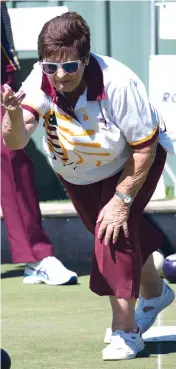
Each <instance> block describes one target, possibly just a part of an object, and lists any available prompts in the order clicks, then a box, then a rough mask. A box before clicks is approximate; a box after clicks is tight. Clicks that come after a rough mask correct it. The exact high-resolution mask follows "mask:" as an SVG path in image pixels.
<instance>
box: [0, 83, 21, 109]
mask: <svg viewBox="0 0 176 369" xmlns="http://www.w3.org/2000/svg"><path fill="white" fill-rule="evenodd" d="M24 97H25V93H24V91H22V90H20V91H18V92H17V93H15V92H14V91H13V90H12V89H11V87H10V86H8V85H6V84H5V85H4V93H1V105H3V106H4V107H5V108H6V109H7V110H15V109H16V107H18V106H19V105H20V104H21V102H22V100H23V99H24Z"/></svg>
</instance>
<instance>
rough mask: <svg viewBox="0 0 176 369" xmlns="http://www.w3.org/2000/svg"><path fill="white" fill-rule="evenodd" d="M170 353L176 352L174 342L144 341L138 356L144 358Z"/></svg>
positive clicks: (175, 343)
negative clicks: (143, 346) (142, 348)
mask: <svg viewBox="0 0 176 369" xmlns="http://www.w3.org/2000/svg"><path fill="white" fill-rule="evenodd" d="M171 353H176V342H145V348H144V350H143V351H142V352H140V353H139V354H138V357H140V358H144V357H149V356H152V355H165V354H171Z"/></svg>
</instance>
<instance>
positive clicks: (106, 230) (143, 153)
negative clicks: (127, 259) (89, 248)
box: [97, 139, 158, 245]
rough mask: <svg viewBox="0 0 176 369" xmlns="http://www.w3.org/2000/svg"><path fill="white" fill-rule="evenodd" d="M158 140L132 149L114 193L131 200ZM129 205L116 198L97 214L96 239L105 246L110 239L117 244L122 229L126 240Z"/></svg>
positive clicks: (147, 169)
mask: <svg viewBox="0 0 176 369" xmlns="http://www.w3.org/2000/svg"><path fill="white" fill-rule="evenodd" d="M157 143H158V139H156V140H155V142H154V143H152V144H151V145H150V146H147V147H145V148H141V149H134V148H133V149H132V154H131V156H130V157H129V159H128V161H127V163H126V165H125V167H124V170H123V172H122V174H121V176H120V178H119V180H118V183H117V187H116V191H119V192H120V193H121V194H124V195H130V196H131V197H132V198H133V199H134V198H135V196H136V195H137V193H138V191H139V190H140V188H141V187H142V185H143V183H144V182H145V179H146V177H147V174H148V172H149V170H150V167H151V165H152V163H153V161H154V158H155V154H156V147H157ZM129 211H130V205H129V204H125V203H124V202H123V201H122V200H121V199H120V198H118V197H117V196H115V195H114V196H113V198H112V199H111V200H110V201H109V202H108V204H107V205H105V206H104V208H103V209H102V211H101V212H100V214H99V217H98V220H97V223H100V226H99V232H98V237H99V239H100V240H102V239H103V238H104V243H105V245H108V244H109V242H110V240H111V239H112V242H113V244H115V243H116V242H117V239H118V236H119V232H120V229H121V228H122V229H123V232H124V234H125V236H126V237H127V238H128V225H127V222H128V215H129Z"/></svg>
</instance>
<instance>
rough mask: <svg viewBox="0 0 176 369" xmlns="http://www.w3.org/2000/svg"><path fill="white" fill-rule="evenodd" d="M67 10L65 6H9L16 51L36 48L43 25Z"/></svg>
mask: <svg viewBox="0 0 176 369" xmlns="http://www.w3.org/2000/svg"><path fill="white" fill-rule="evenodd" d="M67 11H68V8H67V7H66V6H51V7H40V8H9V9H8V13H9V16H10V19H11V25H12V31H13V38H14V44H15V49H16V51H35V50H37V40H38V35H39V33H40V31H41V29H42V27H43V25H44V24H45V23H46V22H48V21H49V20H50V19H52V18H54V17H56V16H57V15H61V14H63V13H66V12H67Z"/></svg>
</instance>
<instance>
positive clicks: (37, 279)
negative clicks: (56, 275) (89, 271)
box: [23, 276, 77, 286]
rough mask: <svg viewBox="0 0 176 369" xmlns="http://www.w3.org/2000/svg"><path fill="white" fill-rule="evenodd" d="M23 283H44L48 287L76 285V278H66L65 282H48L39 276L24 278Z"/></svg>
mask: <svg viewBox="0 0 176 369" xmlns="http://www.w3.org/2000/svg"><path fill="white" fill-rule="evenodd" d="M23 283H24V284H41V283H45V284H48V285H50V286H61V285H64V284H77V277H76V276H71V277H70V278H68V279H66V280H60V281H52V280H48V279H45V278H43V277H39V276H26V277H24V279H23Z"/></svg>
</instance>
